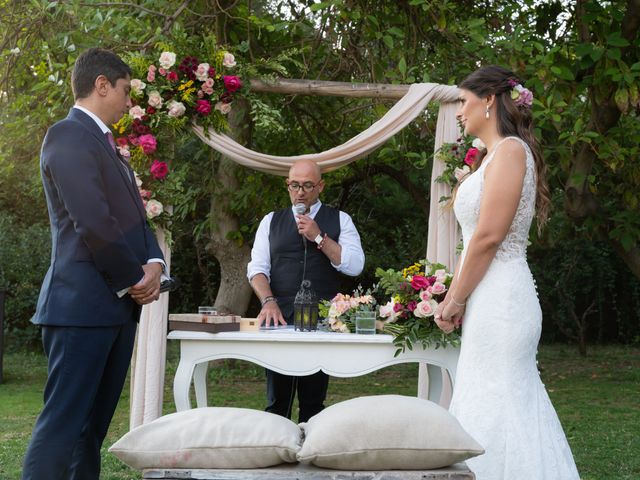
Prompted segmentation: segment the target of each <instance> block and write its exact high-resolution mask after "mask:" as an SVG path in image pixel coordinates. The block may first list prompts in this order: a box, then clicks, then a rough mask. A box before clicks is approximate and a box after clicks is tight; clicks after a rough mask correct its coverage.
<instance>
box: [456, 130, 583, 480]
mask: <svg viewBox="0 0 640 480" xmlns="http://www.w3.org/2000/svg"><path fill="white" fill-rule="evenodd" d="M508 139H509V141H517V142H519V143H520V144H522V145H523V147H524V148H525V150H526V167H527V168H526V174H525V178H524V183H523V187H522V194H521V197H520V203H519V205H518V209H517V211H516V215H515V217H514V219H513V222H512V224H511V227H510V229H509V232H508V234H507V236H506V237H505V239H504V241H503V242H502V244H501V245H500V247H499V249H498V252H497V253H496V256H495V258H494V259H493V261H492V262H491V265H490V266H489V269H488V270H487V273H486V274H485V276H484V278H483V279H482V281H481V282H480V283H479V284H478V286H477V287H476V288H475V290H474V291H473V293H472V294H471V295H470V296H469V298H468V300H467V309H466V312H465V315H464V323H463V326H462V344H461V345H462V347H461V352H460V360H459V362H458V371H457V378H456V383H455V386H454V392H453V398H452V401H451V407H450V410H451V413H453V415H455V416H456V417H457V418H458V420H459V421H460V423H461V424H462V426H463V427H464V428H465V430H467V432H469V434H471V436H472V437H473V438H475V439H476V440H477V441H478V442H479V443H480V444H481V445H482V446H483V447H484V448H485V452H486V453H485V454H484V455H481V456H479V457H475V458H472V459H470V460H467V464H468V465H469V468H471V470H473V471H474V472H475V474H476V478H477V480H501V479H504V480H514V479H518V480H534V479H535V480H572V479H578V478H579V476H578V472H577V470H576V466H575V463H574V461H573V457H572V455H571V450H570V448H569V445H568V443H567V440H566V438H565V436H564V432H563V431H562V426H561V425H560V421H559V420H558V416H557V415H556V412H555V410H554V408H553V406H552V405H551V401H550V400H549V396H548V395H547V392H546V391H545V389H544V385H543V384H542V382H541V380H540V376H539V373H538V369H537V366H536V349H537V345H538V340H539V338H540V330H541V323H542V313H541V310H540V304H539V302H538V297H537V293H536V288H535V284H534V280H533V277H532V276H531V272H530V271H529V267H528V265H527V260H526V248H527V239H528V236H529V227H530V226H531V220H532V218H533V214H534V210H535V197H536V181H535V166H534V160H533V155H532V154H531V150H530V149H529V147H528V146H527V145H526V143H525V142H524V141H522V140H521V139H520V138H516V137H508ZM505 140H507V139H503V140H502V141H501V142H500V143H502V142H504V141H505ZM498 145H499V144H498ZM496 149H497V146H496V148H494V150H493V151H494V152H495V151H496ZM492 158H493V155H492V154H490V155H489V156H487V158H485V160H484V162H483V163H482V165H481V166H480V167H479V168H478V170H476V171H475V172H474V173H473V174H471V175H470V176H469V177H468V178H467V179H466V180H465V181H464V182H463V183H462V184H461V185H460V188H459V189H458V193H457V196H456V200H455V205H454V210H455V214H456V217H457V218H458V221H459V222H460V225H461V227H462V234H463V241H464V250H463V252H462V260H461V261H462V262H464V257H465V254H466V249H467V247H468V245H469V240H470V239H471V236H472V235H473V232H474V230H475V228H476V226H477V223H478V216H479V213H480V200H481V197H482V184H483V179H484V170H485V168H486V166H487V165H488V164H489V163H490V162H491V160H492Z"/></svg>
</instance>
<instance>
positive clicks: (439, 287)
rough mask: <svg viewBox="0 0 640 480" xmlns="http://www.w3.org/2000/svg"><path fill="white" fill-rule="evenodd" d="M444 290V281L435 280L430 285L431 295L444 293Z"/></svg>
mask: <svg viewBox="0 0 640 480" xmlns="http://www.w3.org/2000/svg"><path fill="white" fill-rule="evenodd" d="M446 291H447V287H446V285H445V284H444V283H441V282H435V283H434V284H433V285H431V293H432V294H433V295H440V294H441V293H444V292H446Z"/></svg>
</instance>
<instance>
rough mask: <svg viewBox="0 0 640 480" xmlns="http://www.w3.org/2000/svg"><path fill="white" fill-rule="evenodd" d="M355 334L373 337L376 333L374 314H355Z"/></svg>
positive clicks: (370, 312) (373, 312) (372, 312)
mask: <svg viewBox="0 0 640 480" xmlns="http://www.w3.org/2000/svg"><path fill="white" fill-rule="evenodd" d="M356 333H358V334H361V335H374V334H375V333H376V312H375V311H369V312H358V313H356Z"/></svg>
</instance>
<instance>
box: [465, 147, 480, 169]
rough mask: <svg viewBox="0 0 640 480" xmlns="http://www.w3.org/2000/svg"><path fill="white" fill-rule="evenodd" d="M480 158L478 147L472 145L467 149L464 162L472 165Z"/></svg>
mask: <svg viewBox="0 0 640 480" xmlns="http://www.w3.org/2000/svg"><path fill="white" fill-rule="evenodd" d="M477 158H478V149H477V148H475V147H471V148H470V149H469V150H467V154H466V155H465V156H464V163H466V164H467V165H469V166H471V165H473V164H474V163H475V161H476V159H477Z"/></svg>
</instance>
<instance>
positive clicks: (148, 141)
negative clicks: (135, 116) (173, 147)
mask: <svg viewBox="0 0 640 480" xmlns="http://www.w3.org/2000/svg"><path fill="white" fill-rule="evenodd" d="M137 143H138V145H140V147H142V151H143V152H144V153H145V155H150V154H152V153H153V152H155V151H156V148H157V147H158V144H157V143H156V138H155V137H154V136H153V135H151V134H150V133H148V134H146V135H140V136H139V137H138V141H137Z"/></svg>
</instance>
